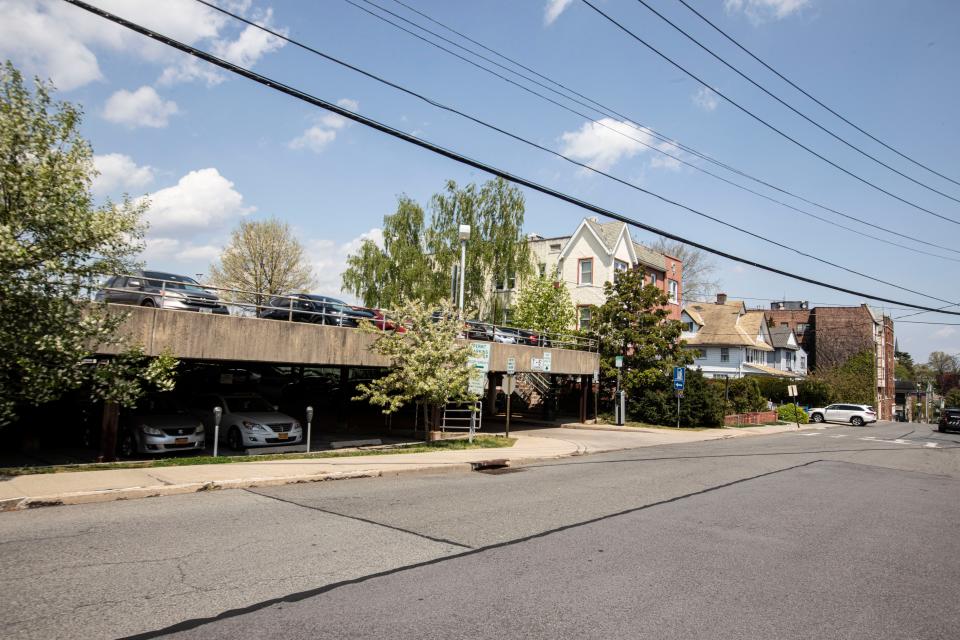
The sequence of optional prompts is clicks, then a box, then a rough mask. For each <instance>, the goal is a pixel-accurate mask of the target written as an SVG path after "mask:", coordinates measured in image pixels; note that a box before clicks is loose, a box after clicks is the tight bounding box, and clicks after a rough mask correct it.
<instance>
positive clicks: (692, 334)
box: [680, 293, 806, 378]
mask: <svg viewBox="0 0 960 640" xmlns="http://www.w3.org/2000/svg"><path fill="white" fill-rule="evenodd" d="M680 321H681V322H682V323H684V325H685V327H684V331H683V333H682V334H681V336H680V337H681V339H682V340H684V341H685V343H686V345H685V346H686V348H688V349H690V350H692V351H693V352H694V363H693V365H692V366H693V367H694V368H697V369H699V370H701V371H702V372H703V375H704V376H705V377H707V378H742V377H744V376H749V375H757V376H775V377H783V378H796V377H802V375H803V374H801V373H799V372H798V371H796V370H795V368H796V367H797V366H799V365H798V363H797V361H796V360H795V359H794V358H795V357H796V356H795V355H794V356H792V357H788V356H787V355H786V353H784V352H786V351H789V352H790V353H791V354H796V353H797V351H799V345H797V341H796V336H793V338H792V345H793V346H792V347H791V346H781V347H777V346H776V345H775V340H774V338H773V336H772V334H771V331H770V328H769V327H768V326H767V321H766V316H765V315H764V313H763V312H762V311H759V312H758V311H747V308H746V305H744V303H743V301H742V300H730V301H727V296H726V295H724V294H722V293H720V294H717V302H716V303H713V304H711V303H709V302H702V303H694V304H688V305H686V306H685V307H684V308H683V311H682V313H681V315H680ZM791 335H792V332H791ZM781 338H782V336H780V335H779V334H778V338H777V340H776V342H780V343H781V344H784V345H788V344H789V343H790V340H789V339H787V340H782V339H781ZM794 347H795V349H794ZM778 354H779V357H781V358H782V359H784V362H790V363H791V364H790V365H789V367H793V368H787V366H786V365H785V366H783V367H777V366H776V365H777V357H778ZM803 358H804V368H805V367H806V363H805V359H806V354H804V355H803Z"/></svg>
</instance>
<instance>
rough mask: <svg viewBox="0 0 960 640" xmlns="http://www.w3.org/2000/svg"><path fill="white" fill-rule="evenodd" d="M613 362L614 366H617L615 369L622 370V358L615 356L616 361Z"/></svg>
mask: <svg viewBox="0 0 960 640" xmlns="http://www.w3.org/2000/svg"><path fill="white" fill-rule="evenodd" d="M614 362H615V364H616V365H617V369H622V368H623V356H617V357H616V360H614Z"/></svg>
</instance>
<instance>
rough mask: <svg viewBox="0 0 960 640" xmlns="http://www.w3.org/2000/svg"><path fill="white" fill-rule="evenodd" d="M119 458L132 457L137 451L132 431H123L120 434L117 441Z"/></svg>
mask: <svg viewBox="0 0 960 640" xmlns="http://www.w3.org/2000/svg"><path fill="white" fill-rule="evenodd" d="M117 449H118V450H119V453H120V457H121V458H132V457H133V456H134V454H136V453H137V440H136V438H134V436H133V432H131V431H124V432H123V433H121V434H120V442H118V443H117Z"/></svg>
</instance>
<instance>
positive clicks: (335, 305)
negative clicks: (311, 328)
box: [258, 293, 375, 327]
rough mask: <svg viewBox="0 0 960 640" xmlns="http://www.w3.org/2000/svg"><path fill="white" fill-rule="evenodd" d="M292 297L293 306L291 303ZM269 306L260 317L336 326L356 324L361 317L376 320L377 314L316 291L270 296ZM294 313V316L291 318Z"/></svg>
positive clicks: (261, 311)
mask: <svg viewBox="0 0 960 640" xmlns="http://www.w3.org/2000/svg"><path fill="white" fill-rule="evenodd" d="M291 299H292V302H293V305H292V306H291V304H290V303H291ZM269 306H270V308H269V309H261V310H260V312H259V314H258V315H259V316H260V317H261V318H272V319H274V320H290V319H292V320H294V321H295V322H313V323H316V324H329V325H334V326H337V327H356V326H358V325H359V324H360V321H361V320H370V321H371V322H372V321H373V319H374V317H375V314H374V312H373V311H370V310H369V309H362V308H359V307H353V306H350V305H349V304H347V303H346V302H344V301H343V300H337V299H336V298H330V297H328V296H320V295H317V294H314V293H291V294H289V295H286V296H277V297H275V298H271V299H270V302H269ZM291 316H292V317H291Z"/></svg>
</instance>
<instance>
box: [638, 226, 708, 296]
mask: <svg viewBox="0 0 960 640" xmlns="http://www.w3.org/2000/svg"><path fill="white" fill-rule="evenodd" d="M651 248H652V249H653V250H654V251H659V252H660V253H665V254H667V255H670V256H673V257H674V258H677V259H678V260H680V261H681V262H683V274H682V276H683V297H684V299H685V300H697V299H699V300H706V299H707V298H710V297H712V296H713V295H714V294H715V293H716V292H717V290H719V288H720V282H719V281H718V280H716V279H715V278H714V277H713V274H714V273H715V272H716V270H717V266H716V265H715V264H714V263H713V261H711V260H710V257H709V256H708V255H707V254H706V253H704V252H703V251H701V250H699V249H694V248H693V247H691V246H689V245H686V244H683V243H682V242H677V241H675V240H668V239H667V238H663V237H661V238H659V239H657V241H656V242H654V243H653V245H652V247H651Z"/></svg>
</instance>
